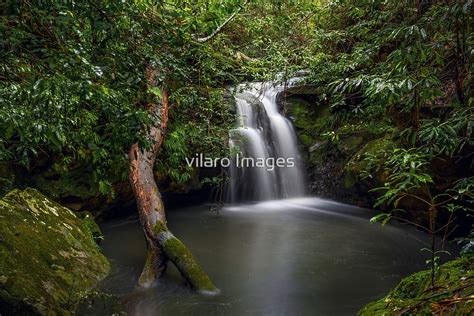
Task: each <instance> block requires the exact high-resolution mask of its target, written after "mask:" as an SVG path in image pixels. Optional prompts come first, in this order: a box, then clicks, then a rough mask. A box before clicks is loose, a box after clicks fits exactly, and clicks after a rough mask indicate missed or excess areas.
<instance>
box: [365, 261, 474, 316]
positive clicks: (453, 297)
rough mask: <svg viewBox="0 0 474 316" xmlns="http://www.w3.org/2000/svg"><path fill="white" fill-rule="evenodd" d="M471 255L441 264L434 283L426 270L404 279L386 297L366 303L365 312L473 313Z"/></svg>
mask: <svg viewBox="0 0 474 316" xmlns="http://www.w3.org/2000/svg"><path fill="white" fill-rule="evenodd" d="M473 269H474V257H473V256H464V257H461V258H458V259H456V260H453V261H450V262H448V263H446V264H444V265H442V266H441V269H440V272H439V273H438V275H437V276H436V286H435V287H434V288H433V287H432V286H431V274H430V271H429V270H426V271H421V272H417V273H415V274H412V275H410V276H408V277H406V278H405V279H403V280H402V281H401V282H400V283H399V284H398V286H397V287H396V288H395V289H394V290H393V291H392V292H390V294H389V295H387V296H386V297H384V298H382V299H380V300H378V301H376V302H373V303H370V304H368V305H367V306H365V307H364V308H363V309H362V310H361V311H360V312H359V315H360V316H365V315H371V316H372V315H384V316H389V315H472V313H473V312H474V285H473V281H474V270H473Z"/></svg>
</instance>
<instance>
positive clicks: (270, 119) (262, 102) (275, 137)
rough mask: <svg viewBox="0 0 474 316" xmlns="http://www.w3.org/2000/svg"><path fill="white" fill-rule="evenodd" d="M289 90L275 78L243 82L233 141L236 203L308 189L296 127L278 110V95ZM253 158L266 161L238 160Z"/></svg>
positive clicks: (295, 194) (232, 191) (287, 195)
mask: <svg viewBox="0 0 474 316" xmlns="http://www.w3.org/2000/svg"><path fill="white" fill-rule="evenodd" d="M283 90H284V86H283V85H277V84H273V83H269V82H267V83H252V84H247V85H240V86H238V87H237V92H236V95H235V101H236V111H237V124H236V125H237V126H236V127H235V129H233V130H231V133H230V141H229V143H230V144H229V145H230V148H231V156H232V157H233V163H232V164H231V166H230V185H229V192H228V196H229V199H230V201H232V202H236V201H262V200H271V199H282V198H291V197H298V196H303V195H304V194H305V181H304V174H303V171H302V162H301V157H300V155H299V153H298V146H297V142H296V136H295V131H294V129H293V126H292V124H291V122H290V121H289V120H288V119H287V118H285V117H284V116H283V115H282V114H281V113H280V112H279V109H278V104H277V96H278V94H279V93H280V92H282V91H283ZM247 158H251V159H252V161H253V162H256V161H260V163H261V162H262V161H263V162H264V163H265V164H264V165H263V166H262V165H261V164H258V163H257V164H256V165H254V166H252V165H249V164H245V163H242V162H241V163H240V165H239V162H238V161H237V160H239V159H240V160H245V159H247ZM247 161H248V160H247ZM283 161H284V163H283ZM278 162H279V163H278ZM272 169H273V170H272Z"/></svg>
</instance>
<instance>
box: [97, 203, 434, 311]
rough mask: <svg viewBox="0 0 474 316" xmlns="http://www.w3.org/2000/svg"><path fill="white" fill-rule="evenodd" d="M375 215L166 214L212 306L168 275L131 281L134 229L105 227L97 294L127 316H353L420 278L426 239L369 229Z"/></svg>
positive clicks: (131, 223)
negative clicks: (213, 291)
mask: <svg viewBox="0 0 474 316" xmlns="http://www.w3.org/2000/svg"><path fill="white" fill-rule="evenodd" d="M373 215H374V213H373V211H369V210H366V209H361V208H357V207H352V206H348V205H344V204H340V203H335V202H331V201H325V200H321V199H318V198H305V199H292V200H281V201H271V202H263V203H259V204H249V205H235V206H230V207H226V208H224V209H222V210H221V211H220V212H219V213H216V212H215V211H211V205H198V206H195V207H188V208H183V209H175V210H169V211H168V224H169V227H170V229H171V230H172V231H173V233H174V234H175V235H176V236H177V237H178V238H180V239H181V240H182V241H183V242H184V243H185V244H186V245H187V246H188V247H189V248H190V250H191V251H192V252H193V254H194V255H195V256H196V257H197V259H198V260H199V262H200V263H201V264H202V266H203V267H204V269H205V270H206V271H207V272H208V274H209V275H210V277H211V278H212V280H213V281H214V283H215V284H216V286H217V287H218V288H219V289H220V290H221V294H220V295H218V296H203V295H200V294H197V293H195V292H193V291H191V290H189V289H188V288H187V287H185V286H184V285H183V280H182V279H181V277H180V275H179V273H178V272H177V270H176V269H174V267H171V266H170V267H169V268H168V271H167V273H166V275H165V277H164V278H163V279H161V280H160V281H159V283H158V284H157V285H156V287H154V288H151V289H142V288H139V287H137V285H136V284H137V280H138V277H139V275H140V272H141V269H142V267H143V263H144V260H145V251H146V247H145V240H144V237H143V233H142V230H141V227H140V225H139V222H138V220H136V219H128V220H124V219H121V220H114V221H109V222H106V223H104V224H103V225H102V228H103V232H104V235H105V241H104V242H103V244H102V248H103V251H104V253H105V255H106V256H107V257H108V258H109V260H110V262H111V264H112V271H111V274H110V276H109V277H108V278H107V279H106V280H105V281H104V282H103V284H102V290H103V291H105V292H106V293H110V294H115V295H118V296H119V297H120V301H121V307H122V308H123V309H124V310H125V311H126V312H127V313H128V314H129V315H173V316H174V315H206V316H207V315H354V314H355V313H356V312H357V311H358V310H359V309H360V308H361V307H362V306H363V305H365V304H366V303H368V302H370V301H372V300H374V299H377V298H379V297H381V296H383V295H384V294H385V293H387V291H388V290H389V289H391V288H392V287H393V286H394V285H396V284H397V283H398V282H399V281H400V279H401V278H402V277H404V276H406V275H408V274H410V273H412V272H414V271H418V270H420V269H423V268H425V260H426V254H425V253H422V252H420V249H421V248H423V247H425V246H427V242H428V240H427V238H426V236H425V235H424V234H422V233H420V232H417V231H416V230H414V229H409V228H406V227H402V226H401V225H386V226H381V225H379V224H370V223H369V220H368V219H369V218H370V216H373Z"/></svg>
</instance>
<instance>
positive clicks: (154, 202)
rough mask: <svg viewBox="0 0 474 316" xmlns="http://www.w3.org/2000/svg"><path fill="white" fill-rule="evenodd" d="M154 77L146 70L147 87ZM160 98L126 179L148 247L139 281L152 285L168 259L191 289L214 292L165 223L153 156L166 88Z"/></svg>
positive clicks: (165, 116)
mask: <svg viewBox="0 0 474 316" xmlns="http://www.w3.org/2000/svg"><path fill="white" fill-rule="evenodd" d="M156 76H157V71H156V70H154V69H148V70H147V73H146V77H147V84H148V88H150V87H154V85H155V78H156ZM160 99H161V100H160V103H155V102H151V103H149V104H148V110H149V111H150V113H151V114H152V116H153V121H154V122H155V126H152V127H150V128H149V130H148V131H147V135H148V137H149V140H150V142H151V147H150V148H147V149H145V148H140V146H139V145H138V144H134V145H133V146H132V147H131V149H130V152H129V161H130V170H129V179H130V184H131V186H132V190H133V193H134V195H135V199H136V202H137V208H138V213H139V216H140V222H141V225H142V227H143V231H144V233H145V237H146V241H147V248H148V250H147V251H148V253H147V258H146V263H145V267H144V268H143V272H142V274H141V276H140V279H139V284H140V285H141V286H144V287H150V286H152V285H153V284H154V283H155V281H156V279H157V278H158V277H160V276H162V275H163V273H164V272H165V270H166V266H167V264H168V261H171V262H172V263H173V264H174V265H175V266H176V267H177V268H178V270H179V272H180V273H181V275H182V276H183V277H184V279H185V280H186V281H187V282H188V283H189V285H190V286H191V287H192V288H193V289H195V290H198V291H201V292H207V293H216V292H217V289H216V287H215V286H214V284H213V283H212V281H211V280H210V278H209V277H208V276H207V274H206V273H205V272H204V270H203V269H202V268H201V266H200V265H199V264H198V263H197V261H196V260H195V258H194V257H193V255H192V254H191V252H190V251H189V250H188V249H187V248H186V246H185V245H184V244H183V243H182V242H181V241H180V240H179V239H178V238H176V237H175V236H174V235H173V234H172V233H171V231H170V230H169V229H168V227H167V225H166V215H165V209H164V205H163V201H162V199H161V194H160V191H159V190H158V186H157V185H156V182H155V179H154V173H153V166H154V163H155V159H156V155H157V153H158V150H159V149H160V147H161V144H162V143H163V138H164V133H165V131H166V126H167V123H168V106H169V105H168V94H167V91H166V90H164V89H162V90H161V96H160Z"/></svg>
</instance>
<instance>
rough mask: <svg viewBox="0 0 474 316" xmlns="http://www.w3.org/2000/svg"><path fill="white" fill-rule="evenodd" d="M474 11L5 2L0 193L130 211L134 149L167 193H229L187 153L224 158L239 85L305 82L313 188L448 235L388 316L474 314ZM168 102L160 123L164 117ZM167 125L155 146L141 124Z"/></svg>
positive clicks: (99, 213) (299, 104) (301, 105)
mask: <svg viewBox="0 0 474 316" xmlns="http://www.w3.org/2000/svg"><path fill="white" fill-rule="evenodd" d="M473 11H474V3H473V1H472V0H445V1H434V0H402V1H387V0H346V1H344V0H338V1H290V0H281V1H272V2H270V1H260V0H256V1H239V0H228V1H192V2H190V1H181V0H176V1H140V0H135V1H105V0H98V1H77V2H75V1H35V0H31V1H5V2H3V3H2V4H0V30H1V41H0V69H1V71H0V104H1V106H0V194H1V195H5V194H7V193H8V192H9V191H11V190H13V189H15V188H20V189H24V188H26V187H32V188H35V189H37V190H39V191H40V192H42V193H43V194H45V195H46V196H48V197H49V198H51V199H53V200H55V201H56V202H59V203H60V204H62V205H64V206H66V207H68V208H70V209H73V210H75V211H90V212H92V213H93V215H94V216H95V217H114V216H116V214H118V213H119V212H120V209H123V208H124V205H129V206H130V208H131V209H134V207H135V199H134V192H135V196H137V190H136V189H135V191H132V188H131V186H130V183H129V164H130V157H129V156H128V154H129V150H130V148H131V147H132V146H133V145H134V144H136V145H137V146H139V147H138V148H142V149H143V150H144V151H150V152H152V151H153V149H156V152H155V153H154V154H155V155H156V163H155V164H154V169H153V175H154V177H153V178H154V179H155V180H156V182H157V184H158V187H159V188H160V191H162V192H165V198H166V194H167V193H169V196H171V195H172V194H173V195H174V194H182V196H183V198H186V196H190V192H192V191H196V190H200V189H203V188H204V189H206V188H208V189H209V188H219V187H222V186H225V185H226V183H227V182H228V181H229V179H228V177H227V175H226V172H225V171H222V170H199V169H197V168H193V167H190V166H188V165H187V164H186V160H185V159H186V157H192V156H193V155H194V154H196V153H203V154H204V155H206V156H208V157H213V158H218V157H225V156H227V155H228V151H229V150H228V142H229V139H228V138H229V130H230V129H231V128H232V127H233V126H234V121H235V113H234V110H233V105H232V97H231V95H230V92H229V87H231V86H234V85H237V84H239V83H243V82H250V81H269V80H282V79H283V80H285V79H289V78H292V77H295V76H299V75H300V74H301V73H302V72H304V81H303V83H301V85H300V86H297V87H290V88H288V90H287V91H286V92H285V93H283V94H281V95H280V97H279V100H280V102H279V103H280V107H281V109H282V111H283V112H284V113H286V114H287V116H288V117H289V118H290V119H291V120H292V121H293V123H294V125H295V128H296V130H297V135H298V140H299V142H300V145H301V149H302V152H303V154H304V158H305V162H306V168H307V171H308V182H309V190H310V191H311V193H312V194H314V195H317V196H323V197H328V198H331V199H335V200H339V201H345V202H349V203H353V204H356V205H360V206H365V207H370V208H374V209H376V210H377V213H374V214H378V215H376V216H374V218H373V219H374V221H381V222H382V223H386V222H387V221H388V220H390V219H392V220H399V221H402V222H404V223H408V224H411V225H414V226H416V227H417V228H419V229H420V230H423V231H425V232H427V233H428V234H431V235H437V236H439V238H441V239H443V242H442V243H439V244H434V245H432V247H431V249H429V251H430V252H431V262H430V263H429V268H430V277H429V278H428V279H430V280H428V281H427V280H425V279H423V280H422V281H419V282H418V285H420V286H421V287H422V288H423V291H428V292H422V293H421V294H420V295H419V296H423V297H424V298H423V300H422V301H417V299H416V297H404V296H403V295H404V294H403V293H402V294H400V293H392V294H393V295H392V298H393V297H395V298H396V299H392V298H390V297H387V298H386V299H385V301H384V306H385V307H384V308H386V309H387V311H386V312H390V313H396V312H400V311H404V312H406V313H410V312H414V311H422V310H425V308H428V309H426V310H425V311H428V310H429V308H431V307H432V308H433V309H432V310H431V311H432V312H434V313H435V312H439V311H443V312H450V311H451V312H452V313H454V314H455V313H456V306H458V304H460V305H462V304H463V303H465V304H468V305H466V306H465V307H463V309H462V310H463V312H466V311H469V309H470V310H471V311H472V295H473V293H472V251H473V245H474V241H473V240H472V237H473V233H472V209H471V208H472V206H473V201H474V166H473V157H474V155H473V153H474V139H473V131H474V130H473V129H474V95H473V90H474V81H473V78H472V74H473V54H474V33H473V26H474V24H473V16H474V15H473V13H474V12H473ZM150 70H153V75H152V76H150ZM276 78H278V79H276ZM168 96H169V102H166V103H167V105H166V112H163V111H162V112H160V111H154V110H153V106H154V105H158V107H159V106H160V105H162V104H163V100H166V101H168ZM165 116H166V117H165ZM158 125H159V126H160V128H161V129H159V130H160V135H161V136H160V137H162V138H160V140H159V141H158V142H159V146H157V147H155V146H156V145H157V143H158V142H157V141H155V140H154V139H153V137H154V136H155V135H156V133H155V134H153V132H150V128H144V126H147V127H157V126H158ZM160 146H161V147H160ZM153 159H154V156H153ZM151 191H153V190H151ZM7 200H8V199H7ZM2 205H3V204H2ZM454 237H456V238H458V242H459V244H460V246H461V247H462V256H463V258H462V259H459V260H461V263H460V264H456V263H454V264H451V265H449V264H448V265H447V266H448V267H454V268H453V269H454V270H453V271H455V272H453V273H454V274H456V275H464V276H466V275H468V276H469V279H468V281H469V280H470V281H469V282H471V283H470V284H471V285H470V287H469V284H468V283H466V282H467V281H466V282H465V280H463V281H461V283H462V284H463V285H459V286H456V284H457V283H456V282H460V281H459V280H455V281H452V279H449V278H448V277H445V278H444V279H443V277H444V276H445V274H446V271H449V270H446V269H449V268H443V267H442V266H441V265H440V264H439V260H440V257H441V256H444V248H443V247H444V240H445V239H446V240H452V239H453V238H454ZM433 240H434V238H433ZM0 242H1V239H0ZM433 243H434V241H433ZM1 246H2V245H1V243H0V247H1ZM3 255H7V252H6V251H4V250H3V249H2V256H3ZM465 258H469V260H468V259H465ZM2 261H3V260H2ZM466 262H467V263H466ZM7 268H8V267H4V266H2V269H7ZM456 269H457V270H456ZM0 270H1V269H0ZM459 271H461V272H459ZM466 271H468V272H466ZM469 271H470V272H469ZM3 273H4V272H3V270H1V271H0V274H1V275H0V284H2V285H3V281H2V280H3V278H2V275H3ZM418 277H419V276H415V278H418ZM424 277H426V276H423V278H424ZM420 278H422V277H421V276H420ZM441 279H443V280H444V281H439V280H441ZM447 279H449V280H451V281H449V280H448V281H446V280H447ZM437 280H438V281H437ZM445 281H446V282H445ZM449 282H451V283H449ZM453 282H454V283H453ZM463 282H464V283H463ZM406 283H408V281H406ZM426 284H428V285H426ZM400 286H403V285H400ZM462 286H464V287H463V288H462V289H459V290H457V288H459V287H462ZM430 289H435V290H433V291H438V292H436V293H438V294H439V295H435V294H433V293H434V292H429V291H430ZM451 290H452V291H451ZM1 293H2V292H1V291H0V294H1ZM427 293H428V294H427ZM430 293H431V294H430ZM381 294H383V293H381ZM417 296H418V295H417ZM469 297H470V299H469ZM0 299H1V297H0ZM404 299H405V300H404ZM410 300H413V301H410ZM456 300H457V301H456ZM433 301H437V302H440V303H439V304H438V303H437V304H438V305H433ZM407 302H409V306H407V305H406V303H407ZM380 304H381V303H380V302H379V305H377V306H375V307H374V306H372V307H373V308H380V306H381V305H380ZM397 304H398V305H397ZM423 304H425V305H423ZM430 304H431V305H430ZM469 304H470V305H469ZM382 305H383V304H382ZM460 305H459V306H460ZM427 306H428V307H427ZM430 306H431V307H430ZM433 306H434V307H433ZM379 312H380V310H379ZM367 313H368V314H370V313H371V310H369V312H367ZM458 314H459V313H458Z"/></svg>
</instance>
